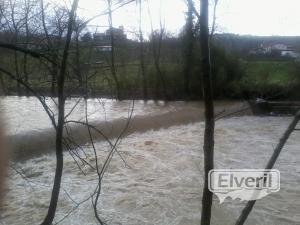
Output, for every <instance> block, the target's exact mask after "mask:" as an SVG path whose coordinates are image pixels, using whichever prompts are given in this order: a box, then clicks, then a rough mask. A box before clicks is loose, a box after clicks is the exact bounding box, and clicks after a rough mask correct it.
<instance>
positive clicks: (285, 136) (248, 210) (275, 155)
mask: <svg viewBox="0 0 300 225" xmlns="http://www.w3.org/2000/svg"><path fill="white" fill-rule="evenodd" d="M299 120H300V111H298V112H297V114H296V116H295V117H294V119H293V121H292V122H291V123H290V125H289V127H288V128H287V130H286V131H285V132H284V134H283V135H282V137H281V138H280V140H279V143H278V144H277V146H276V148H275V150H274V152H273V155H272V156H271V158H270V160H269V162H268V164H267V166H266V169H272V168H273V166H274V164H275V163H276V161H277V159H278V157H279V154H280V153H281V151H282V149H283V147H284V145H285V144H286V142H287V140H288V139H289V137H290V135H291V134H292V132H293V131H294V130H295V128H296V126H297V124H298V122H299ZM255 203H256V201H255V200H253V201H249V202H248V203H247V205H246V206H245V208H244V209H243V211H242V213H241V215H240V217H239V218H238V220H237V222H236V224H235V225H243V224H244V223H245V221H246V220H247V218H248V216H249V214H250V213H251V210H252V209H253V207H254V205H255Z"/></svg>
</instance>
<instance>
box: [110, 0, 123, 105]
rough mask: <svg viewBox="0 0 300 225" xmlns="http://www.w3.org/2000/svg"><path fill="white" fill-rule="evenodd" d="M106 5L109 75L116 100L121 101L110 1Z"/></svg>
mask: <svg viewBox="0 0 300 225" xmlns="http://www.w3.org/2000/svg"><path fill="white" fill-rule="evenodd" d="M107 4H108V23H109V30H110V45H111V54H110V56H111V58H110V59H111V62H110V63H111V65H110V67H111V73H112V76H113V79H114V80H115V84H116V89H117V90H116V91H117V99H119V100H120V99H121V94H120V88H121V86H120V82H119V79H118V76H117V71H116V66H115V37H114V31H113V19H112V9H111V6H112V1H111V0H107Z"/></svg>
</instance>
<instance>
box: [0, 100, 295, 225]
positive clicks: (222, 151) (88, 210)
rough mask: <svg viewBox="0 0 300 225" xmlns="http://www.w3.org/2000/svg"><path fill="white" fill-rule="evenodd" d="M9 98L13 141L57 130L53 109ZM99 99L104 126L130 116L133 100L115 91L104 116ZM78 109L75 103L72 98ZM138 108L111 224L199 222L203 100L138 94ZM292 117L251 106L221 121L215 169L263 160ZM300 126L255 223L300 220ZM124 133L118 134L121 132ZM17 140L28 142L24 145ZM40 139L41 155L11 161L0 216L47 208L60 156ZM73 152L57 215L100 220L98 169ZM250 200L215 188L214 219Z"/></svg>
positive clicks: (110, 192) (107, 197)
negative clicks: (276, 187)
mask: <svg viewBox="0 0 300 225" xmlns="http://www.w3.org/2000/svg"><path fill="white" fill-rule="evenodd" d="M93 101H95V100H89V104H91V105H93ZM9 102H14V103H16V105H18V107H17V106H16V107H15V108H14V107H11V106H9ZM73 102H75V100H74V101H73ZM2 104H3V105H4V106H6V105H7V107H6V110H5V112H4V113H6V114H5V118H7V123H6V124H7V129H8V132H7V133H8V134H7V135H8V136H9V137H10V139H11V145H12V146H13V145H14V139H13V138H12V137H17V136H18V135H24V133H28V132H29V133H30V132H33V131H34V132H33V133H35V134H32V136H31V138H32V140H33V142H34V141H36V143H38V141H37V139H38V138H37V135H36V133H40V134H43V133H45V132H46V133H48V132H50V129H51V127H50V126H51V124H50V123H47V122H44V121H46V119H47V118H46V115H41V109H40V108H38V107H39V106H38V103H37V102H35V100H33V99H25V98H24V99H17V98H12V97H11V98H5V99H4V100H3V101H2ZM237 104H238V105H239V107H240V106H241V105H242V104H241V103H228V102H227V103H225V102H218V103H217V109H218V111H220V112H221V111H222V108H223V107H224V106H225V105H226V108H230V107H231V106H232V105H237ZM97 105H98V106H93V107H92V106H91V107H90V108H91V109H90V111H89V117H90V118H91V121H93V123H94V124H96V125H97V126H98V125H99V124H100V125H99V126H103V123H102V122H103V121H104V120H106V121H108V123H109V124H110V125H111V126H112V127H113V126H114V125H115V123H116V124H118V123H119V122H120V121H119V122H118V119H119V118H122V117H124V118H126V117H127V116H128V108H130V107H129V102H122V103H117V102H113V101H108V100H107V101H106V103H105V106H106V112H107V115H109V116H110V118H105V119H104V117H103V111H101V115H100V116H97V115H98V114H97V112H99V111H100V110H102V108H97V107H102V106H103V105H101V104H100V105H99V102H97ZM229 105H230V107H228V106H229ZM82 107H83V106H82ZM21 108H22V110H21ZM69 108H70V109H72V106H71V103H70V106H69ZM135 109H136V111H135V114H134V118H133V123H134V121H135V119H136V122H135V124H133V126H132V127H131V128H130V129H131V130H130V132H128V133H127V135H126V136H125V137H124V138H123V139H122V141H121V143H120V144H119V145H118V152H119V154H120V155H118V154H115V156H114V158H113V160H112V162H111V164H110V166H109V168H108V170H107V173H106V174H105V176H104V179H103V185H102V192H101V196H100V201H99V207H98V210H99V214H100V217H101V218H102V220H103V221H105V222H106V223H107V224H111V225H198V224H199V223H200V218H201V196H202V187H203V152H202V146H203V131H204V123H203V122H202V121H201V116H202V113H203V110H202V105H201V104H200V103H190V104H185V103H182V102H181V103H179V102H178V103H171V104H168V105H164V104H155V103H148V104H147V105H145V104H143V103H141V102H138V103H137V104H136V105H135ZM32 110H36V111H37V112H38V113H37V112H35V113H34V112H32ZM26 112H27V113H26ZM80 112H81V111H80V110H78V111H77V112H75V113H74V116H73V119H80V118H81V117H80V115H81V113H80ZM35 114H36V116H35ZM22 116H23V117H22ZM32 116H35V117H32ZM196 116H197V118H198V117H199V119H196ZM149 120H150V122H149ZM101 121H102V122H101ZM114 121H117V122H114ZM145 121H148V122H145ZM290 121H291V118H290V117H254V116H251V115H240V116H234V117H230V118H224V119H220V120H218V121H217V122H216V138H215V145H216V146H215V160H216V163H215V164H216V168H222V169H223V168H234V169H251V168H264V167H265V165H266V162H267V161H268V159H269V157H270V155H271V154H272V152H273V149H274V146H275V145H276V143H277V141H278V139H279V138H280V136H281V134H282V133H283V131H284V129H285V128H286V127H287V126H288V124H289V122H290ZM117 127H118V126H117ZM147 127H148V128H149V129H147ZM74 129H75V128H74ZM76 129H77V130H80V129H79V128H76ZM76 129H75V131H76ZM80 132H83V131H82V130H81V131H80ZM106 132H108V133H109V132H112V131H111V130H110V131H106ZM114 132H116V131H113V132H112V133H114ZM80 134H81V133H80ZM299 135H300V134H299V132H295V133H294V134H293V135H292V136H291V138H290V139H289V141H288V143H287V145H286V146H285V148H284V150H283V152H282V154H281V155H280V157H279V159H278V161H277V163H276V165H275V168H276V169H279V170H280V172H281V190H280V191H279V192H277V193H272V194H270V195H268V196H267V197H265V198H263V199H261V200H258V201H257V203H256V205H255V207H254V209H253V212H252V213H251V214H250V216H249V219H248V221H247V223H246V224H247V225H296V224H300V213H299V211H300V190H299V183H300V166H299V165H300V155H299V146H300V138H299ZM79 136H81V135H79ZM116 137H117V135H114V134H112V135H110V138H112V140H114V138H116ZM20 140H21V139H20ZM45 143H46V142H45ZM81 144H82V145H83V150H84V152H83V151H81V150H78V154H80V156H81V157H82V158H84V159H85V160H86V161H87V162H89V163H90V164H92V165H93V164H94V163H95V158H94V155H93V151H92V148H91V144H90V143H89V142H86V141H85V139H84V138H83V139H82V141H81ZM95 146H96V149H97V152H98V159H99V161H100V163H103V162H104V159H105V157H106V156H107V154H108V151H109V150H110V146H109V145H108V143H107V142H105V141H103V140H100V139H99V140H98V141H97V142H96V143H95ZM17 148H19V150H20V149H21V147H20V145H17ZM30 148H31V146H30ZM40 148H41V153H40V154H37V155H32V156H31V157H30V158H27V159H22V160H17V161H15V162H14V163H13V166H12V168H10V170H9V174H8V177H7V194H6V197H5V201H4V204H3V209H2V211H1V219H0V224H3V225H4V224H5V225H19V224H24V225H32V224H39V223H40V222H41V221H42V219H43V217H44V216H45V214H46V212H47V206H48V204H49V198H50V193H51V186H52V182H53V175H54V170H55V156H54V154H53V153H52V151H53V150H52V151H44V149H45V148H46V147H45V146H40ZM15 151H18V150H15ZM24 151H28V152H29V151H31V150H30V149H29V150H26V149H25V150H24ZM35 151H36V149H35ZM44 153H47V154H44ZM64 155H65V164H64V174H63V181H62V190H61V194H60V199H59V204H58V210H57V214H56V217H55V223H58V222H59V224H65V225H69V224H72V225H92V224H97V221H96V219H95V217H94V214H93V207H92V203H91V200H90V199H89V197H90V195H91V194H92V193H93V191H94V189H95V188H96V186H97V175H96V174H95V171H94V169H93V168H91V167H89V166H82V165H81V164H80V163H79V165H80V166H81V167H82V170H79V169H78V165H77V164H76V163H75V161H74V158H73V157H74V155H73V157H72V156H71V155H70V154H69V153H68V152H65V154H64ZM86 199H88V200H86ZM85 200H86V201H85ZM244 204H245V202H240V201H239V200H232V199H226V200H225V202H224V203H223V204H219V201H218V199H217V198H216V197H215V196H214V202H213V213H212V224H213V225H229V224H230V225H232V224H234V222H235V221H236V219H237V218H238V216H239V214H240V212H241V210H242V208H243V206H244Z"/></svg>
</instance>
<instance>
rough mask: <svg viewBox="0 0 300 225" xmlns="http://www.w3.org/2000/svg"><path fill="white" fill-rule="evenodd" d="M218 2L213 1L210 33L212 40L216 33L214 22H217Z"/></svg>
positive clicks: (216, 0)
mask: <svg viewBox="0 0 300 225" xmlns="http://www.w3.org/2000/svg"><path fill="white" fill-rule="evenodd" d="M218 3H219V0H214V11H213V21H212V26H211V31H210V39H212V37H213V35H214V34H215V31H216V21H217V7H218Z"/></svg>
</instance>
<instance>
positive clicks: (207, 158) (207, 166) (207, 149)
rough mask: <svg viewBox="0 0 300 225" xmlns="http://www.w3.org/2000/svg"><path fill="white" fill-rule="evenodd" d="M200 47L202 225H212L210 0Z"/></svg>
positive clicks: (204, 10) (203, 9)
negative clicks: (203, 119) (202, 132)
mask: <svg viewBox="0 0 300 225" xmlns="http://www.w3.org/2000/svg"><path fill="white" fill-rule="evenodd" d="M200 16H201V18H200V45H201V51H202V55H201V57H202V76H203V95H204V103H205V131H204V147H203V150H204V173H205V174H204V176H205V179H204V180H205V183H204V188H203V197H202V215H201V225H210V220H211V207H212V197H213V193H212V192H210V190H209V189H208V173H209V171H210V170H212V169H213V168H214V128H215V121H214V104H213V88H212V78H211V65H210V52H209V30H208V0H201V14H200Z"/></svg>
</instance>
